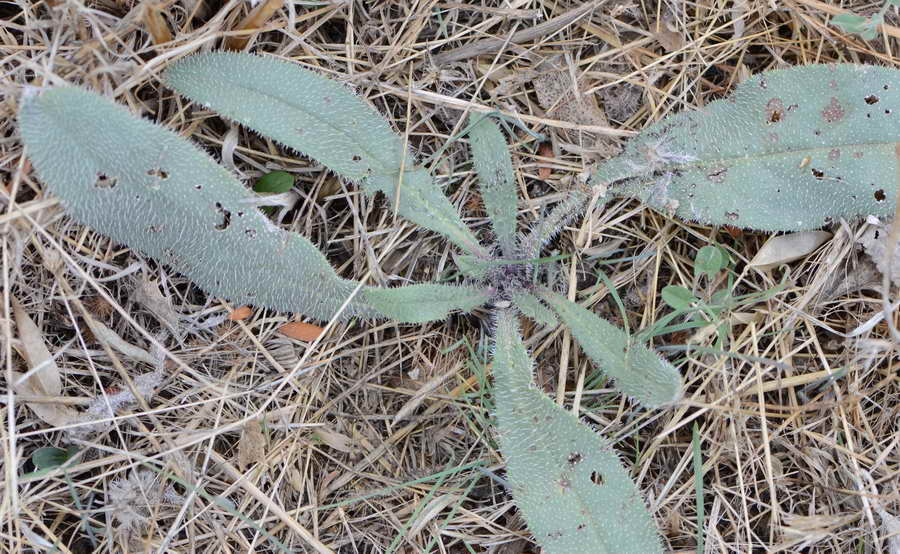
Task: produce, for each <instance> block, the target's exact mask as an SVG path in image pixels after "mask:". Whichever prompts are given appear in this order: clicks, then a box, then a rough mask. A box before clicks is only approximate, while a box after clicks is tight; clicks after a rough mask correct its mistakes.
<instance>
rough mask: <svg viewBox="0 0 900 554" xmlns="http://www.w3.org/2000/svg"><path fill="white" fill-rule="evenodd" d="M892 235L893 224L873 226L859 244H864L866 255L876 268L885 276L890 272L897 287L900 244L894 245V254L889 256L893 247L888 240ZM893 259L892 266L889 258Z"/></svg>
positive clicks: (899, 266)
mask: <svg viewBox="0 0 900 554" xmlns="http://www.w3.org/2000/svg"><path fill="white" fill-rule="evenodd" d="M890 234H891V223H890V222H889V221H888V222H886V223H885V224H884V225H880V224H879V225H871V226H870V227H869V228H868V229H867V230H866V232H865V233H863V236H862V237H860V239H859V242H860V244H862V246H863V248H864V249H865V251H866V254H868V256H869V257H870V258H872V261H873V262H875V267H876V268H878V271H880V272H881V274H882V275H884V274H885V273H886V272H888V271H889V270H890V276H891V281H892V282H893V283H894V285H896V286H900V244H894V245H893V247H892V248H893V251H894V252H893V254H892V256H888V254H889V250H890V249H891V246H889V245H888V240H889V238H890ZM889 257H891V263H890V266H889V265H888V258H889Z"/></svg>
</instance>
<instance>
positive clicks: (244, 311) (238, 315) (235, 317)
mask: <svg viewBox="0 0 900 554" xmlns="http://www.w3.org/2000/svg"><path fill="white" fill-rule="evenodd" d="M251 314H253V310H251V309H250V306H241V307H240V308H238V309H236V310H234V311H233V312H231V313H230V314H228V319H229V320H230V321H240V320H242V319H247V318H248V317H250V315H251Z"/></svg>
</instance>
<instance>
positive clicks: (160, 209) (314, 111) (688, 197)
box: [20, 53, 900, 554]
mask: <svg viewBox="0 0 900 554" xmlns="http://www.w3.org/2000/svg"><path fill="white" fill-rule="evenodd" d="M165 80H166V83H167V84H168V85H169V86H171V87H172V88H174V89H175V90H177V91H178V92H179V93H181V94H183V95H185V96H187V97H188V98H190V99H192V100H194V101H195V102H197V103H199V104H202V105H204V106H205V107H207V108H212V109H215V110H217V111H218V112H220V113H221V114H222V115H224V116H225V117H228V118H230V119H232V120H235V121H238V122H240V123H241V124H243V125H246V126H247V127H249V128H251V129H253V130H255V131H257V132H259V133H261V134H262V135H265V136H268V137H270V138H272V139H274V140H277V141H279V142H281V143H283V144H284V145H286V146H288V147H290V148H292V149H295V150H297V151H299V152H302V153H304V154H306V155H307V156H310V157H311V158H313V159H315V160H317V161H319V162H320V163H322V164H324V165H325V166H327V167H328V168H330V169H331V170H332V171H334V172H335V173H336V174H338V175H339V176H341V177H342V178H344V179H347V180H348V181H351V182H355V183H358V184H359V185H360V186H361V187H362V189H363V190H364V191H366V192H367V193H369V194H374V193H378V192H380V193H383V194H384V195H385V196H386V197H387V198H388V200H389V201H390V203H391V205H392V206H394V207H396V209H397V211H398V213H399V214H400V215H401V216H402V217H405V218H406V219H408V220H410V221H412V222H414V223H417V224H419V225H421V226H422V227H424V228H426V229H429V230H432V231H434V232H436V233H439V234H441V235H443V236H444V237H446V238H447V239H448V240H449V241H450V242H451V243H452V244H454V245H455V246H456V247H457V248H458V249H459V253H458V254H457V255H456V261H457V265H458V268H459V271H460V273H461V274H462V275H464V277H465V278H464V281H463V282H462V283H458V284H443V283H440V284H439V283H423V284H418V285H410V286H405V287H399V288H392V289H383V288H377V287H370V286H365V285H364V284H361V283H358V282H354V281H348V280H345V279H342V278H340V277H339V276H338V275H337V274H336V273H335V271H334V269H333V268H332V267H331V265H330V264H329V263H328V261H327V259H326V258H325V256H324V255H323V254H322V253H321V252H320V251H319V250H318V248H316V246H315V245H314V244H313V243H312V242H310V241H309V240H308V239H306V238H305V237H301V236H299V235H297V234H293V233H288V232H286V231H284V230H282V229H281V228H279V227H277V226H275V225H274V224H273V223H272V222H271V221H269V219H268V218H266V217H265V216H264V215H262V214H261V212H260V211H259V210H258V209H257V208H256V206H257V205H259V204H261V202H260V199H259V198H258V197H255V196H254V195H252V194H251V193H249V192H248V190H247V189H246V188H245V187H244V186H243V185H242V184H241V183H240V182H239V181H238V180H237V179H236V178H235V177H234V176H233V175H231V174H230V173H229V172H228V171H226V170H225V169H223V168H222V167H220V166H219V165H218V164H216V163H215V162H214V161H213V160H212V159H211V158H210V157H209V156H208V155H206V154H205V153H204V152H202V151H201V150H200V149H199V148H197V147H196V146H194V145H193V144H191V143H190V142H188V141H186V140H184V139H182V138H181V137H179V136H178V135H176V134H175V133H173V132H171V131H169V130H167V129H164V128H162V127H160V126H157V125H154V124H152V123H149V122H147V121H144V120H141V119H138V118H135V117H134V116H132V115H131V114H129V113H128V112H127V110H125V109H124V108H122V107H120V106H117V105H116V104H114V103H112V102H110V101H108V100H106V99H104V98H102V97H101V96H99V95H96V94H94V93H90V92H87V91H85V90H82V89H77V88H66V87H59V88H53V89H49V90H45V91H41V92H39V93H38V92H37V91H32V92H30V93H29V94H28V95H26V97H25V98H24V101H23V103H22V109H21V112H20V124H21V133H22V137H23V139H24V141H25V143H26V145H27V147H28V150H29V153H30V156H31V159H32V162H33V164H34V167H35V168H36V170H37V172H38V175H39V176H40V178H41V179H42V180H43V181H44V182H45V183H47V184H48V185H49V186H50V188H51V189H52V190H53V192H54V193H56V194H57V195H59V196H60V197H61V198H62V201H63V203H64V205H65V206H66V208H67V210H68V212H69V213H70V214H71V215H72V216H74V217H75V218H76V219H78V220H79V221H81V222H82V223H85V224H88V225H90V226H92V227H94V228H95V229H96V230H98V231H100V232H102V233H104V234H106V235H109V236H110V237H112V238H113V239H115V240H117V241H120V242H123V243H125V244H128V245H129V246H131V247H133V248H136V249H139V250H141V251H143V252H144V253H146V254H148V255H150V256H153V257H155V258H157V259H159V260H160V261H162V262H164V263H167V264H169V265H170V266H172V267H174V268H175V269H177V270H178V271H180V272H182V273H183V274H185V275H186V276H188V277H190V278H191V279H193V280H194V281H195V282H196V283H197V284H198V285H200V286H201V287H203V288H204V289H206V290H207V291H209V292H211V293H213V294H216V295H219V296H223V297H226V298H229V299H231V300H233V301H234V302H237V303H247V304H255V305H259V306H265V307H269V308H273V309H277V310H285V311H298V312H302V313H304V314H306V315H309V316H312V317H315V318H318V319H330V318H333V317H340V318H342V319H347V318H350V317H364V318H384V317H387V318H392V319H395V320H397V321H400V322H406V323H418V322H425V321H434V320H442V319H444V318H446V317H447V316H448V315H449V314H450V313H451V312H453V311H456V310H463V311H467V310H472V309H474V308H475V307H478V306H487V307H488V308H490V309H491V311H492V313H493V318H494V320H495V323H496V329H495V333H494V337H493V341H494V361H493V372H494V378H495V387H494V393H495V402H496V407H497V425H498V429H499V434H500V444H501V448H502V450H503V453H504V455H505V457H506V460H507V469H508V481H509V483H510V486H511V487H512V492H513V497H514V498H515V500H516V502H517V504H518V505H519V507H520V509H521V511H522V513H523V514H524V516H525V519H526V521H527V522H528V525H529V527H530V528H531V530H532V532H533V533H534V535H535V538H536V540H537V541H538V542H540V543H541V544H542V545H543V546H544V549H545V551H546V552H549V553H555V552H559V553H570V552H598V553H607V552H615V553H634V554H648V553H654V552H661V545H660V541H659V538H658V537H657V536H656V533H655V531H654V526H653V520H652V517H651V516H650V514H649V513H648V511H647V509H646V507H645V505H644V503H643V500H642V499H641V496H640V493H639V491H638V489H637V488H636V487H635V485H634V483H633V482H632V481H631V479H630V478H629V476H628V474H627V472H626V471H625V470H624V469H623V467H622V465H621V463H620V462H619V461H618V458H617V456H616V454H615V453H614V452H613V450H612V449H611V447H610V445H609V444H608V443H607V442H605V441H604V440H603V439H601V438H600V437H598V436H597V435H596V433H594V431H592V430H591V429H590V428H589V427H587V426H586V425H584V424H582V423H580V422H579V421H578V420H577V419H576V418H575V417H574V416H573V415H571V414H570V413H569V412H566V411H564V410H563V409H562V408H561V407H559V406H557V405H556V404H555V403H553V402H551V401H550V399H549V398H547V397H546V396H545V395H544V394H542V393H541V392H539V391H538V390H537V389H536V388H535V386H534V383H533V380H532V367H531V366H532V362H531V360H530V358H529V356H528V354H527V351H526V349H525V346H524V344H523V341H522V337H521V334H520V330H519V324H518V317H519V315H520V314H521V315H525V316H528V317H531V318H533V319H534V320H536V321H537V322H538V323H539V324H542V325H548V326H549V325H556V324H557V323H558V322H560V321H561V322H562V323H564V324H566V325H567V326H568V327H569V328H570V329H571V332H572V336H573V337H574V338H575V339H576V340H577V341H578V342H579V343H580V344H581V346H582V348H583V349H584V352H585V354H586V355H587V356H588V357H589V358H591V359H592V360H594V361H595V362H596V363H597V364H598V366H599V367H600V368H602V370H603V371H604V372H605V373H606V374H607V375H609V376H611V377H613V378H614V379H615V384H616V386H617V387H618V388H619V390H621V391H623V392H624V393H626V394H627V395H629V396H630V397H632V398H634V399H635V400H636V401H638V402H640V403H641V404H643V405H645V406H647V407H651V408H653V407H663V406H667V405H671V404H673V403H675V402H677V401H678V400H679V399H680V397H681V395H682V387H683V385H682V380H681V376H680V375H679V373H678V371H677V370H676V369H675V368H674V367H673V366H672V365H671V364H670V363H669V362H667V361H666V360H664V359H663V358H661V357H660V356H659V355H658V354H656V353H655V352H654V351H653V350H651V349H650V348H649V347H648V346H647V345H646V344H645V343H644V342H643V341H642V340H641V339H642V338H646V337H649V336H653V335H654V334H658V333H659V331H660V329H662V330H665V329H666V328H667V326H669V327H672V326H671V325H669V323H671V322H672V321H673V320H674V317H673V318H671V319H669V320H667V321H664V322H660V323H661V324H662V327H659V326H657V327H655V328H654V329H653V330H650V331H652V332H649V333H648V332H644V333H637V334H634V335H631V334H628V333H626V332H623V331H622V330H621V329H619V328H617V327H615V326H613V325H611V324H609V323H608V322H606V321H604V320H602V319H601V318H599V317H598V316H597V315H595V314H594V313H593V312H592V311H591V310H589V309H587V308H585V307H583V306H580V305H578V304H575V303H573V302H570V301H569V300H567V299H566V298H565V297H563V296H561V295H559V294H558V293H557V292H555V290H554V289H555V287H556V285H557V283H556V279H555V277H554V276H555V275H558V273H559V272H558V271H556V270H555V269H554V267H555V266H554V264H553V263H543V262H545V261H546V260H543V261H542V259H541V258H540V253H541V250H542V249H543V247H544V246H545V245H546V243H547V242H548V241H549V240H550V239H551V238H552V237H553V236H554V235H555V234H556V233H558V232H559V230H560V229H561V228H562V225H563V224H564V223H566V221H568V220H569V219H570V218H571V217H573V216H574V215H575V214H577V213H578V212H579V211H580V210H581V209H583V207H584V205H585V204H586V203H587V201H588V200H589V199H590V198H591V193H592V192H596V193H599V194H600V195H601V196H609V195H631V196H636V197H639V198H641V199H642V200H643V201H645V202H646V203H648V204H649V205H651V206H653V207H655V208H657V209H660V210H664V211H667V212H669V213H673V214H675V215H678V216H680V217H683V218H685V219H690V220H695V221H700V222H703V223H710V224H720V223H729V224H733V225H740V226H746V227H755V228H759V229H768V230H775V229H804V228H812V227H817V226H821V225H823V224H826V223H829V222H830V221H832V220H834V219H835V218H837V217H853V216H859V215H869V214H874V215H887V214H888V213H889V212H890V210H891V209H892V207H893V205H894V195H895V192H894V187H891V186H889V185H888V183H892V182H893V172H894V142H895V141H896V140H897V136H898V134H900V133H898V132H897V131H896V127H897V126H896V123H895V122H894V121H893V119H894V118H895V117H900V112H898V113H897V114H896V115H895V114H894V112H895V111H896V110H900V77H898V73H897V72H896V71H893V70H887V69H883V68H876V67H866V66H850V65H846V66H811V67H804V68H797V69H793V70H785V71H776V72H770V73H765V74H762V75H758V76H756V77H753V78H752V79H750V80H748V81H747V82H745V83H744V84H742V85H740V86H739V87H738V89H737V91H736V92H735V93H734V95H733V96H732V97H731V98H729V99H726V100H721V101H718V102H714V103H712V104H710V105H709V106H707V108H706V109H704V110H703V111H702V112H693V113H688V112H684V113H681V114H677V115H675V116H672V117H669V118H667V119H665V120H663V121H662V122H660V123H657V124H656V125H653V126H651V127H649V128H648V129H647V130H646V131H644V132H643V133H641V135H639V136H638V137H636V138H635V139H633V140H632V141H630V142H629V144H628V146H627V148H626V150H625V152H624V154H623V156H621V157H620V158H617V159H615V160H612V161H610V162H608V163H606V164H604V165H602V166H601V167H600V168H599V169H598V170H597V172H596V173H595V174H594V176H593V178H592V180H591V184H592V186H593V191H591V190H590V189H588V188H587V187H578V188H576V189H574V190H573V191H571V193H570V194H569V195H568V196H567V197H566V198H565V199H564V200H563V201H561V202H560V203H559V204H558V205H557V206H556V207H555V208H554V209H553V210H552V211H551V212H550V213H549V214H548V215H547V216H546V217H545V218H543V219H541V220H539V221H538V222H536V224H535V225H534V226H533V227H532V229H531V230H530V231H529V232H528V233H525V234H520V233H519V232H518V222H517V194H516V186H515V181H514V179H513V175H514V172H513V167H512V162H511V159H510V156H509V152H508V150H507V146H506V141H505V140H504V138H503V135H502V133H501V131H500V129H499V127H498V126H497V125H496V124H495V123H494V122H493V121H491V120H490V119H488V118H484V117H479V116H475V117H473V118H472V119H471V120H470V124H469V127H468V129H467V130H468V133H469V137H470V144H471V148H472V154H473V162H474V167H475V170H476V172H477V174H478V176H479V179H480V183H481V187H482V194H483V197H484V200H485V209H486V211H487V213H488V216H489V219H490V221H491V228H492V231H493V237H492V239H491V240H490V241H484V242H483V241H482V240H481V239H480V238H479V237H477V236H476V235H475V234H474V233H473V232H472V231H471V230H470V229H468V227H466V225H465V224H464V223H463V220H462V218H461V217H460V215H459V214H458V213H457V211H456V210H455V209H454V208H453V206H452V205H451V204H450V202H449V200H448V199H447V197H446V196H445V195H444V193H443V191H441V189H440V187H438V186H437V185H436V183H435V181H434V179H433V178H432V177H431V174H430V172H429V171H428V170H427V169H426V168H424V167H422V166H420V165H418V164H417V162H416V159H415V157H414V156H413V155H412V154H411V153H410V152H409V151H408V150H407V149H406V148H405V146H404V144H405V143H404V141H403V140H402V138H401V137H400V136H399V135H397V134H396V133H394V132H393V131H392V130H391V128H390V126H389V125H388V124H387V122H386V121H385V120H384V119H383V118H381V117H380V116H379V115H378V114H377V113H376V112H375V111H374V110H373V109H372V108H370V107H369V106H368V105H367V104H366V103H365V102H362V101H361V100H360V99H358V98H357V97H355V95H354V94H353V93H352V92H350V91H349V90H348V89H347V88H345V87H343V86H342V85H340V84H338V83H336V82H334V81H331V80H328V79H324V78H322V77H320V76H318V75H316V74H314V73H311V72H308V71H304V70H302V69H300V68H298V67H297V66H296V65H293V64H289V63H286V62H282V61H278V60H275V59H273V58H266V57H257V56H251V55H246V54H233V53H211V54H203V55H198V56H193V57H190V58H187V59H185V60H183V61H180V62H178V63H176V64H174V65H173V66H172V67H171V68H170V69H169V71H168V72H167V74H166V77H165ZM725 138H727V140H723V139H725ZM723 264H727V257H725V258H721V257H719V256H717V255H716V254H715V253H713V252H712V251H705V252H704V253H703V257H702V259H701V260H700V261H699V263H698V267H699V269H698V270H697V271H698V276H699V275H700V274H705V275H706V276H708V277H711V276H714V275H715V274H716V273H718V271H721V269H722V268H723V267H724V265H723ZM717 267H718V269H716V268H717ZM727 290H730V288H729V289H727ZM727 290H726V294H727ZM663 292H664V298H665V299H666V301H667V302H670V303H671V305H673V307H676V313H678V315H683V314H684V313H685V312H687V311H690V310H705V311H706V312H708V313H711V314H715V309H714V308H713V307H712V305H710V303H708V302H704V301H701V299H699V298H697V297H695V296H694V294H693V293H692V292H691V291H689V290H687V294H685V291H681V290H678V289H671V290H668V291H663ZM712 302H720V303H723V304H724V303H726V296H725V295H723V296H722V297H721V298H719V299H718V300H715V299H713V300H712ZM675 317H677V316H675ZM693 323H694V322H688V324H693Z"/></svg>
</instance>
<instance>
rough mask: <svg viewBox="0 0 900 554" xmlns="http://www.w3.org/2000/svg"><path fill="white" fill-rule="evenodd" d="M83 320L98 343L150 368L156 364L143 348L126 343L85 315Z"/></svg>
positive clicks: (104, 326) (101, 324)
mask: <svg viewBox="0 0 900 554" xmlns="http://www.w3.org/2000/svg"><path fill="white" fill-rule="evenodd" d="M84 320H85V322H86V323H87V325H88V327H89V328H90V329H91V332H93V333H94V337H95V338H96V339H97V340H98V341H100V342H102V343H103V344H106V345H108V346H109V347H110V348H113V349H114V350H118V351H119V352H121V353H122V354H125V355H126V356H128V357H130V358H132V359H135V360H138V361H140V362H145V363H148V364H150V365H152V366H155V365H156V364H157V360H156V358H154V357H153V356H152V355H151V354H150V353H149V352H147V351H146V350H144V349H143V348H139V347H137V346H135V345H133V344H131V343H129V342H126V341H125V339H123V338H122V337H120V336H119V335H118V334H117V333H116V332H115V331H113V330H112V329H110V328H109V327H107V326H106V325H104V324H103V323H100V322H99V321H97V320H96V319H94V318H92V317H90V316H89V315H87V314H85V317H84Z"/></svg>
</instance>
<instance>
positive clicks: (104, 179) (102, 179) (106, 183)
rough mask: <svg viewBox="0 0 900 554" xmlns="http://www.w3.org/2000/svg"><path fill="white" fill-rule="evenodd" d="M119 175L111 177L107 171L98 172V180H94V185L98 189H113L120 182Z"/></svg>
mask: <svg viewBox="0 0 900 554" xmlns="http://www.w3.org/2000/svg"><path fill="white" fill-rule="evenodd" d="M118 182H119V178H118V177H109V176H107V175H106V173H98V174H97V180H96V181H94V186H95V187H97V188H98V189H111V188H113V187H115V186H116V184H118Z"/></svg>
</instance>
